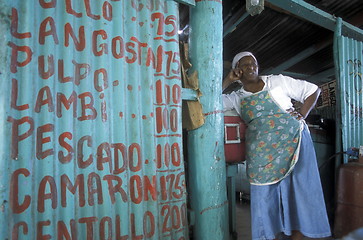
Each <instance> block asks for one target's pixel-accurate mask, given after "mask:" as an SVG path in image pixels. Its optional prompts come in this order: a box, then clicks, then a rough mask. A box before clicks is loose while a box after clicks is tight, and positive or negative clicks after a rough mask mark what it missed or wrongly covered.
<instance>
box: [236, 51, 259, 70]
mask: <svg viewBox="0 0 363 240" xmlns="http://www.w3.org/2000/svg"><path fill="white" fill-rule="evenodd" d="M247 56H251V57H253V58H254V59H255V61H256V63H257V59H256V57H255V56H253V54H252V53H250V52H240V53H238V54H237V55H236V56H234V58H233V61H232V69H235V68H236V65H237V63H238V61H239V60H241V58H243V57H247Z"/></svg>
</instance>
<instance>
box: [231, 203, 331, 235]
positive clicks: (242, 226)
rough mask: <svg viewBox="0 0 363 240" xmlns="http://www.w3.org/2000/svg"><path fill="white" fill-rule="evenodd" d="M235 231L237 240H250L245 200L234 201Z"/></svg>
mask: <svg viewBox="0 0 363 240" xmlns="http://www.w3.org/2000/svg"><path fill="white" fill-rule="evenodd" d="M236 230H237V240H251V239H252V237H251V210H250V204H249V201H247V200H236ZM284 239H285V238H284ZM303 240H311V238H303ZM314 240H317V239H314ZM320 240H334V238H320Z"/></svg>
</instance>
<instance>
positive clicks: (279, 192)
mask: <svg viewBox="0 0 363 240" xmlns="http://www.w3.org/2000/svg"><path fill="white" fill-rule="evenodd" d="M235 81H239V82H240V83H241V84H242V87H241V89H239V90H238V91H236V92H232V93H231V94H228V95H223V104H224V109H225V110H230V109H235V110H236V111H237V112H238V114H239V115H240V116H241V118H242V119H243V120H244V122H245V123H246V124H247V126H248V128H247V131H246V162H247V176H248V179H249V181H250V183H251V216H252V224H251V225H252V238H253V239H255V240H261V239H277V237H278V235H279V234H280V233H283V234H285V235H288V236H292V239H294V240H295V239H302V238H303V236H306V237H309V238H323V237H329V236H330V235H331V233H330V226H329V222H328V217H327V213H326V208H325V203H324V197H323V192H322V187H321V183H320V177H319V172H318V167H317V161H316V156H315V151H314V146H313V143H312V140H311V136H310V133H309V130H308V127H307V125H306V124H305V121H304V119H305V118H306V117H307V116H308V114H309V112H310V111H311V109H312V108H313V107H314V106H315V103H316V100H317V99H318V96H319V94H320V89H319V88H318V87H317V86H316V85H314V84H312V83H309V82H306V81H302V80H295V79H293V78H290V77H287V76H283V75H270V76H259V75H258V64H257V60H256V58H255V57H254V56H253V54H252V53H250V52H241V53H239V54H237V55H236V56H235V57H234V59H233V62H232V70H231V72H230V73H229V74H228V76H227V77H226V78H225V79H224V81H223V89H225V88H226V87H228V86H229V85H230V84H231V83H233V82H235ZM292 99H294V100H296V101H299V102H301V103H302V104H303V105H302V107H301V109H300V112H297V111H295V110H294V108H293V105H292V102H291V100H292Z"/></svg>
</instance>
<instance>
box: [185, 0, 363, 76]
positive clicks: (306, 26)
mask: <svg viewBox="0 0 363 240" xmlns="http://www.w3.org/2000/svg"><path fill="white" fill-rule="evenodd" d="M305 2H306V3H307V4H311V5H312V6H314V7H316V8H318V9H320V10H322V11H324V12H326V13H328V14H332V15H333V16H336V17H340V18H342V19H343V21H346V22H348V23H351V24H353V25H354V26H357V27H362V26H363V2H362V1H360V0H352V1H348V0H343V1H342V0H306V1H305ZM286 4H289V1H286ZM264 5H265V7H264V10H263V11H262V12H261V13H260V14H259V15H255V16H250V15H248V16H247V17H246V15H244V14H246V6H245V1H240V0H229V1H223V17H224V31H226V30H228V29H230V28H231V27H232V26H233V25H234V24H236V23H238V19H240V18H241V17H244V19H243V20H242V21H241V22H240V23H239V24H238V25H237V26H236V27H235V28H234V29H233V31H232V32H231V33H229V34H227V35H226V36H225V37H224V46H223V47H224V48H223V51H224V53H223V59H224V61H225V62H226V63H225V64H224V66H225V72H226V73H227V72H228V71H229V66H230V65H229V64H228V63H230V62H231V61H232V59H233V57H234V55H235V54H237V53H238V52H240V51H245V50H248V51H251V52H253V53H254V54H255V55H256V57H257V58H258V60H259V65H260V71H261V72H264V71H265V72H266V73H268V72H269V71H270V70H272V69H274V68H276V67H278V66H280V65H281V64H282V63H285V62H287V61H293V60H294V58H295V57H296V56H297V55H298V54H304V51H306V50H307V49H309V48H315V49H316V50H315V51H314V52H313V53H312V52H310V53H309V55H307V56H306V57H304V58H303V59H301V60H299V61H298V62H297V63H295V64H293V66H291V67H289V68H287V69H284V70H283V71H284V72H286V73H289V74H292V75H296V76H299V75H301V74H303V76H305V77H306V78H314V75H317V74H319V73H322V72H324V71H326V70H327V69H332V68H334V64H333V62H334V61H333V53H332V52H333V46H332V44H333V32H332V31H331V30H327V29H325V28H323V27H320V26H318V25H317V24H314V23H311V22H308V21H306V20H304V19H302V18H300V17H297V16H294V15H293V14H291V13H289V12H287V11H285V10H282V9H280V8H278V7H276V6H274V5H272V4H271V3H270V2H269V1H267V0H265V1H264ZM182 12H183V9H182ZM187 21H188V16H187V15H186V16H183V17H182V23H181V24H182V25H183V24H185V23H186V22H187ZM321 45H323V47H321ZM332 72H333V71H332ZM333 75H334V74H333ZM333 75H328V76H324V77H323V78H321V79H320V81H321V82H320V83H324V82H327V81H330V80H331V78H334V76H333ZM316 83H319V82H316Z"/></svg>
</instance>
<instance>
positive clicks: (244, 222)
mask: <svg viewBox="0 0 363 240" xmlns="http://www.w3.org/2000/svg"><path fill="white" fill-rule="evenodd" d="M236 230H237V240H251V239H252V238H251V211H250V204H249V202H248V201H245V200H240V201H238V200H237V201H236Z"/></svg>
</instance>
